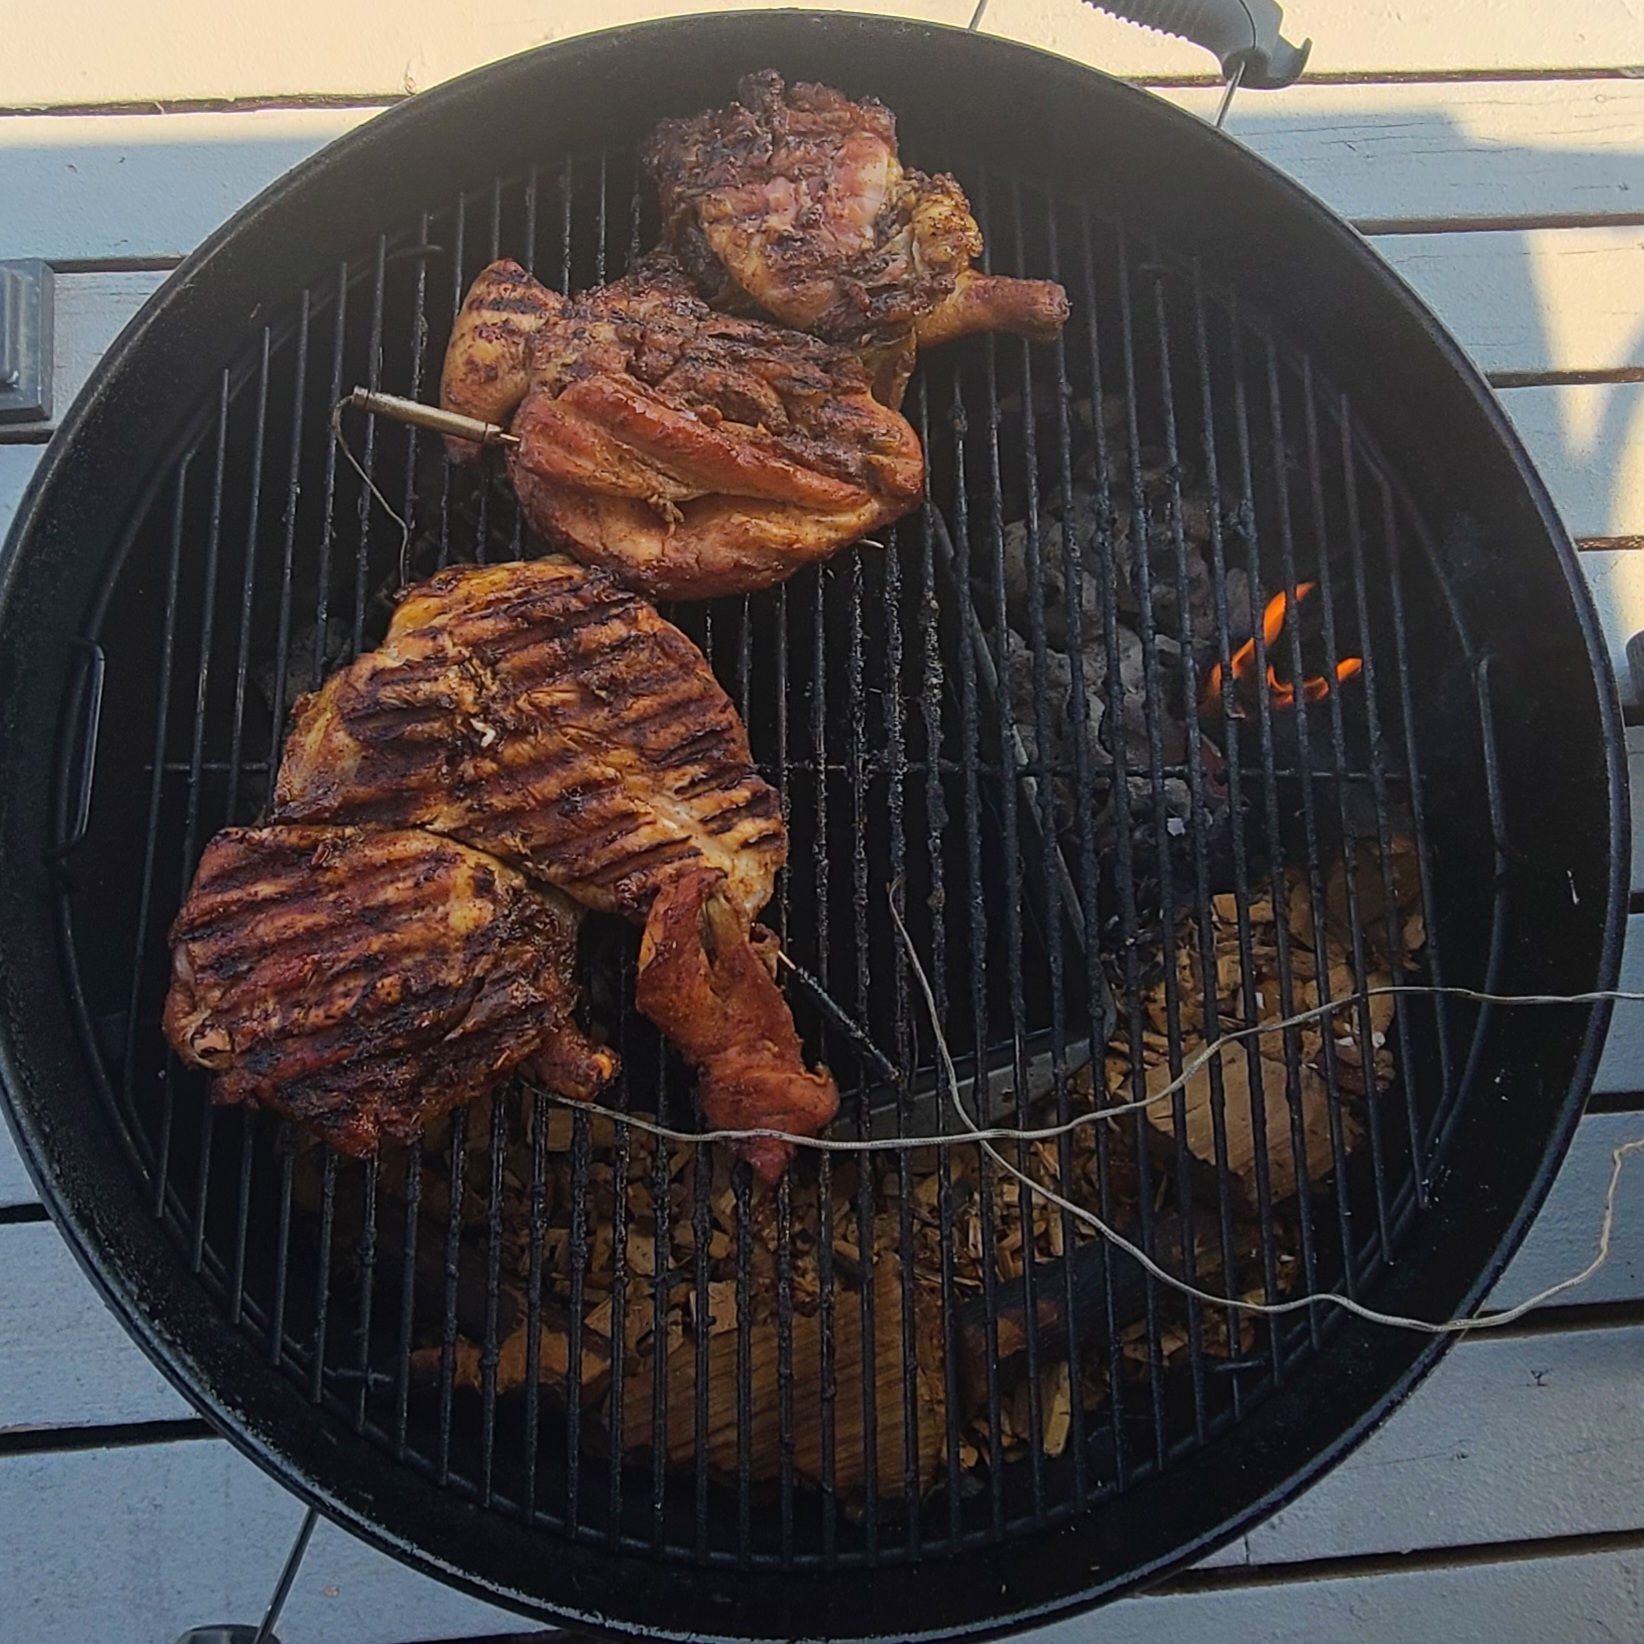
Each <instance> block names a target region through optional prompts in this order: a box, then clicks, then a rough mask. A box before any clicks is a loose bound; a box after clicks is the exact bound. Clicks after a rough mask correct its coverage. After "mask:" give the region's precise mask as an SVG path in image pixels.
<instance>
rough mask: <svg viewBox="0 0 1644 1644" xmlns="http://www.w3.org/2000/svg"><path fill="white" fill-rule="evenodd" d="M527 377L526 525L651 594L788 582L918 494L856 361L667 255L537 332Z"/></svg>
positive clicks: (522, 491)
mask: <svg viewBox="0 0 1644 1644" xmlns="http://www.w3.org/2000/svg"><path fill="white" fill-rule="evenodd" d="M485 278H486V276H483V275H482V276H481V279H482V280H483V279H485ZM474 344H475V339H474V338H473V337H459V338H458V339H454V340H453V344H452V351H453V354H455V353H456V352H458V350H459V349H466V348H469V347H471V346H474ZM446 376H447V379H448V380H453V381H457V382H462V381H466V380H467V368H466V367H464V366H463V365H461V364H459V363H457V362H455V361H453V359H452V358H451V356H448V358H447V366H446ZM529 377H530V386H529V389H528V391H527V392H526V393H525V394H524V403H523V404H521V405H520V407H519V410H518V413H517V415H516V416H515V419H514V423H513V432H514V433H515V434H516V435H517V436H518V438H519V442H520V443H519V444H518V446H517V447H516V448H515V449H514V450H513V451H512V453H511V455H510V458H509V471H510V476H511V478H512V480H513V483H514V489H515V491H516V493H517V494H518V496H519V499H520V503H521V505H522V506H523V507H524V509H525V512H526V515H527V517H528V518H529V519H530V521H531V523H532V524H533V526H535V528H536V529H537V531H538V532H539V533H540V534H541V535H542V536H543V538H544V539H545V540H546V541H548V542H549V543H550V544H552V545H553V546H555V547H558V548H562V549H563V550H564V551H566V552H567V553H570V554H572V555H574V556H575V557H576V558H578V559H580V560H582V561H584V562H585V563H589V564H594V565H604V566H608V567H609V568H611V569H612V570H614V571H615V572H616V573H617V574H618V575H619V576H620V577H621V578H622V579H623V581H625V582H627V583H628V584H629V585H630V586H632V587H635V588H638V589H640V590H641V591H642V592H644V593H647V594H650V595H652V596H653V597H657V598H684V599H701V598H708V597H711V596H713V595H718V594H730V593H747V592H751V591H752V590H755V589H758V588H764V587H768V586H770V585H772V584H774V583H778V582H782V581H784V580H786V579H787V578H788V577H790V576H792V575H793V574H794V572H795V571H797V570H799V569H800V568H801V567H802V566H804V565H807V564H810V563H811V562H812V561H814V560H818V559H824V558H826V557H828V556H829V555H830V554H833V553H835V552H836V551H837V550H838V549H840V548H842V547H844V546H845V545H846V544H848V543H851V542H854V541H856V540H857V539H859V538H860V537H862V536H864V535H866V534H868V533H870V532H872V531H873V530H875V529H877V528H878V527H879V526H881V525H884V524H887V523H888V522H889V521H891V520H894V519H897V518H899V517H900V516H901V515H903V514H905V513H907V512H908V511H909V510H910V509H912V508H914V507H916V506H917V505H918V502H919V500H920V496H921V494H922V488H923V483H924V455H923V452H922V451H921V449H920V446H919V440H918V437H917V436H916V435H915V434H914V432H913V429H912V428H911V427H910V426H909V425H908V423H907V422H906V421H905V420H904V419H903V418H902V417H901V416H899V415H898V414H897V413H896V412H894V411H891V410H889V409H887V408H886V407H885V406H884V405H882V404H880V403H879V402H878V401H877V400H875V399H874V397H873V394H872V391H871V385H870V384H869V382H868V380H867V377H866V375H865V372H864V369H863V367H862V365H861V363H860V362H859V361H858V360H857V359H855V358H854V357H853V356H852V355H850V354H849V353H847V352H845V351H843V350H840V349H836V348H832V347H829V346H827V345H826V344H823V343H820V342H818V341H817V340H816V339H815V338H813V337H808V336H805V335H803V334H801V333H799V332H795V331H785V330H782V329H780V328H779V327H777V326H773V325H770V324H768V323H766V322H763V321H758V320H743V319H735V318H732V317H730V316H727V315H724V314H719V313H716V312H715V311H714V310H712V309H711V308H709V307H708V305H707V304H706V303H704V302H703V301H702V300H701V298H700V297H698V296H697V295H696V293H695V291H694V289H693V288H692V286H691V284H690V282H689V280H688V279H686V277H685V275H684V274H683V272H682V271H681V270H680V269H679V267H678V265H677V264H676V263H674V262H673V261H672V259H670V258H666V257H657V258H651V259H648V260H647V262H646V263H645V264H643V265H642V266H641V267H640V268H639V269H638V270H636V271H635V273H633V274H631V275H630V276H628V278H626V279H624V280H621V281H618V282H617V283H616V284H615V285H610V286H602V287H600V288H599V289H598V290H596V291H591V292H587V293H584V294H583V295H581V296H579V297H573V298H570V299H569V300H567V301H566V302H564V303H563V304H562V305H561V307H560V310H559V312H558V313H557V314H555V315H553V316H551V317H549V318H546V319H544V320H542V321H541V323H540V324H539V325H538V327H537V330H536V332H535V335H534V337H533V338H532V341H531V345H530V369H529ZM500 380H501V379H500V378H499V379H498V385H499V386H500ZM510 381H514V379H510ZM490 404H491V406H492V408H493V409H495V408H497V407H498V406H500V404H501V395H500V393H498V394H497V395H496V396H495V397H494V398H493V399H492V401H491V402H490Z"/></svg>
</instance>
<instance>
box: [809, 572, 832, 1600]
mask: <svg viewBox="0 0 1644 1644" xmlns="http://www.w3.org/2000/svg"><path fill="white" fill-rule="evenodd" d="M812 587H813V589H814V591H815V597H814V600H813V603H812V607H811V657H812V660H811V668H812V677H811V726H810V730H811V749H812V759H813V762H814V764H815V766H816V768H817V770H818V772H824V771H826V769H827V764H828V663H827V657H828V645H827V640H828V628H827V621H828V611H827V577H826V575H822V576H818V577H816V578H815V580H814V581H813V583H812ZM813 798H814V804H815V811H816V853H815V858H814V862H813V865H812V874H813V881H812V883H813V886H814V891H815V897H816V962H817V970H818V972H819V973H820V974H821V975H824V976H826V975H827V974H828V971H829V962H830V960H831V959H832V957H833V953H832V945H831V940H830V937H831V916H830V911H829V892H830V890H831V873H830V869H829V863H830V860H831V858H830V854H829V850H828V829H829V824H830V820H831V819H830V806H829V803H828V784H827V779H826V777H825V776H820V777H819V779H818V780H817V782H816V783H815V787H814V795H813ZM821 1033H822V1052H823V1055H824V1056H825V1055H826V1054H827V1051H828V1029H827V1023H826V1022H825V1021H824V1023H823V1024H822V1030H821ZM816 1205H817V1208H816V1223H817V1252H816V1257H817V1287H818V1290H819V1292H820V1294H819V1296H818V1298H817V1321H818V1322H817V1352H818V1357H819V1360H820V1362H819V1364H818V1368H817V1374H818V1378H819V1380H820V1382H821V1392H822V1423H821V1425H822V1435H821V1437H822V1464H821V1474H822V1477H821V1479H820V1481H819V1485H818V1494H819V1496H820V1508H821V1519H822V1523H821V1541H822V1565H823V1568H824V1569H831V1568H832V1567H833V1565H834V1562H835V1559H836V1557H837V1551H838V1510H839V1501H838V1438H839V1433H838V1425H839V1424H838V1409H837V1399H838V1396H839V1393H838V1387H837V1384H836V1381H835V1353H834V1335H833V1329H834V1287H833V1155H832V1154H831V1153H823V1155H822V1157H821V1159H820V1160H819V1161H818V1167H817V1179H816Z"/></svg>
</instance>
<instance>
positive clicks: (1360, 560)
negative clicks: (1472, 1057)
mask: <svg viewBox="0 0 1644 1644" xmlns="http://www.w3.org/2000/svg"><path fill="white" fill-rule="evenodd" d="M1339 421H1340V424H1341V455H1342V478H1343V491H1344V504H1345V512H1346V519H1347V543H1348V550H1349V557H1350V563H1351V565H1352V571H1353V610H1354V614H1355V616H1356V617H1357V619H1358V635H1359V644H1360V645H1361V646H1362V647H1363V655H1364V711H1365V726H1366V736H1367V737H1368V739H1369V743H1370V746H1371V747H1372V748H1379V747H1381V746H1382V744H1383V738H1384V736H1385V734H1386V733H1385V732H1384V730H1383V728H1382V722H1381V708H1380V702H1381V697H1380V693H1379V691H1378V689H1377V671H1376V670H1377V663H1376V642H1375V632H1374V628H1373V626H1372V624H1371V621H1370V594H1369V586H1368V578H1367V576H1366V574H1365V566H1364V522H1363V518H1362V515H1361V511H1360V503H1359V463H1358V460H1357V456H1356V454H1355V452H1354V450H1353V444H1352V441H1353V414H1352V407H1351V405H1350V404H1349V401H1348V399H1347V396H1346V395H1345V394H1344V395H1343V396H1342V397H1341V401H1340V415H1339ZM1371 792H1372V796H1373V798H1374V802H1375V812H1376V862H1377V868H1378V870H1379V873H1380V879H1381V893H1382V905H1383V908H1384V909H1385V919H1384V928H1385V934H1386V941H1387V951H1388V952H1389V953H1397V952H1398V950H1399V946H1400V943H1399V933H1398V928H1397V916H1396V914H1395V911H1394V910H1395V908H1396V906H1397V899H1396V897H1395V895H1394V886H1393V864H1392V857H1393V841H1392V827H1391V805H1390V800H1389V796H1388V792H1387V785H1386V783H1385V781H1384V780H1383V779H1382V776H1381V767H1380V762H1379V761H1376V760H1372V761H1371ZM1393 1022H1394V1026H1395V1029H1396V1031H1397V1033H1398V1042H1399V1067H1400V1068H1401V1069H1403V1076H1402V1078H1400V1079H1399V1080H1398V1083H1399V1086H1400V1089H1401V1093H1402V1097H1403V1103H1402V1105H1403V1108H1404V1129H1405V1138H1406V1140H1407V1142H1408V1144H1409V1149H1410V1161H1411V1164H1412V1167H1413V1168H1412V1171H1411V1179H1412V1181H1413V1182H1414V1185H1415V1195H1416V1203H1417V1204H1418V1205H1419V1206H1421V1207H1423V1208H1425V1205H1426V1191H1427V1190H1426V1184H1425V1183H1424V1181H1423V1180H1422V1172H1421V1170H1420V1167H1419V1160H1420V1158H1421V1137H1420V1128H1419V1122H1418V1120H1417V1117H1416V1101H1415V1082H1414V1069H1415V1066H1416V1062H1415V1057H1414V1054H1413V1052H1412V1047H1411V1043H1410V1016H1409V1013H1408V1012H1407V1011H1402V1010H1401V1011H1398V1012H1396V1013H1395V1015H1394V1017H1393ZM1361 1032H1362V1028H1361ZM1368 1065H1369V1066H1370V1067H1371V1069H1372V1076H1373V1073H1374V1061H1373V1059H1371V1060H1370V1062H1369V1064H1368ZM1372 1089H1373V1087H1372ZM1387 1248H1388V1250H1389V1252H1391V1248H1392V1247H1391V1244H1389V1245H1388V1247H1387Z"/></svg>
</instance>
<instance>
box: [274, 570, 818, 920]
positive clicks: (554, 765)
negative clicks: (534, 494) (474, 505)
mask: <svg viewBox="0 0 1644 1644" xmlns="http://www.w3.org/2000/svg"><path fill="white" fill-rule="evenodd" d="M274 810H275V815H276V816H278V817H279V818H281V819H282V820H288V821H302V822H322V821H324V822H344V823H374V824H377V825H386V826H393V827H423V828H431V829H433V830H434V831H435V832H438V833H444V834H449V835H451V836H452V837H454V838H458V839H461V840H463V841H464V842H465V843H467V844H470V845H473V846H475V847H477V848H479V849H482V850H488V851H492V852H494V853H496V854H497V855H499V856H502V857H504V858H505V859H507V860H509V861H511V862H515V863H517V864H518V865H519V867H520V868H521V869H522V870H523V871H524V872H526V873H528V874H530V875H531V876H532V877H533V878H536V879H540V880H543V881H545V882H547V883H549V884H551V885H555V886H557V887H559V888H560V889H562V890H564V891H565V892H567V893H568V894H569V895H571V896H573V897H575V898H576V900H577V901H579V902H581V903H583V904H584V905H585V906H587V907H590V908H596V909H599V910H601V911H604V912H616V913H624V914H630V915H632V914H637V913H640V912H642V911H643V909H644V908H645V907H646V905H647V904H648V903H649V901H650V898H651V896H652V895H653V894H654V892H655V890H656V888H657V886H658V885H659V884H661V883H663V882H665V881H666V880H668V879H670V878H672V877H673V876H674V875H676V874H677V873H679V872H680V871H681V869H682V868H684V867H689V866H708V867H712V868H714V869H716V870H717V871H719V872H720V873H723V874H724V875H725V876H726V879H727V882H728V883H729V884H730V886H731V887H732V891H733V894H734V895H735V896H736V898H737V900H738V902H739V903H740V904H741V905H742V906H744V907H747V908H749V909H750V910H753V911H757V910H758V909H759V908H761V907H763V906H764V904H765V902H766V901H767V900H768V899H769V897H770V893H771V885H772V881H773V880H774V878H775V875H776V872H777V870H778V868H780V867H781V865H782V863H783V861H784V860H785V858H786V853H787V838H786V835H785V833H784V831H783V827H782V816H781V807H780V804H779V801H778V799H777V795H776V792H775V790H774V789H772V788H771V787H770V786H769V785H768V784H767V783H765V782H764V781H763V780H762V779H761V778H760V776H759V775H758V773H757V772H756V771H755V769H754V766H753V760H752V756H751V754H750V753H749V750H748V737H747V732H746V731H745V730H744V729H743V726H742V723H741V721H740V719H739V718H738V717H737V714H736V711H735V709H734V708H733V707H732V706H731V703H730V700H729V698H727V697H726V695H725V693H724V691H723V690H721V689H720V686H719V683H718V681H717V680H716V679H715V678H714V676H713V673H712V671H711V670H710V669H709V667H708V665H707V663H706V661H705V660H704V659H703V656H702V653H701V652H700V651H698V650H697V648H696V647H695V646H694V645H693V644H692V643H691V642H690V640H688V639H687V638H686V637H685V636H684V635H683V634H682V633H680V632H679V630H678V629H677V628H675V627H674V626H673V625H672V624H671V623H667V622H664V621H663V620H662V618H661V617H660V616H659V615H658V614H657V612H656V611H655V610H654V609H653V608H652V607H651V606H650V605H649V604H647V603H646V602H645V601H644V600H642V599H640V598H638V597H637V596H635V595H634V594H632V593H630V592H628V591H627V590H626V589H624V588H623V587H621V586H620V585H619V584H618V583H617V581H616V579H615V578H614V577H612V576H610V575H609V574H608V573H606V572H603V571H597V570H588V569H585V568H584V567H582V566H578V565H574V564H571V563H570V562H568V561H566V560H559V559H546V560H536V561H533V562H530V563H510V564H501V565H492V566H463V567H452V568H450V569H449V570H445V571H441V572H439V573H438V574H437V575H436V576H434V577H432V578H431V579H429V580H428V581H427V582H425V583H423V584H421V585H420V586H419V587H417V588H414V589H412V590H411V591H410V592H409V593H408V594H407V595H406V596H405V598H404V599H403V600H402V601H401V603H400V606H399V608H398V610H397V611H396V612H395V615H394V619H393V622H392V623H391V624H390V626H389V630H388V635H387V637H386V638H385V639H384V641H383V643H382V644H381V645H380V646H379V647H378V648H377V649H376V650H375V651H369V652H366V653H365V654H364V655H362V656H361V657H359V658H358V660H356V661H355V662H354V663H353V664H352V665H351V666H349V667H347V668H345V669H343V670H342V671H341V672H339V673H336V674H333V675H332V677H331V678H330V679H328V680H327V681H326V682H325V683H324V684H323V685H322V686H321V687H320V689H319V690H318V691H316V692H314V693H312V694H311V695H309V696H307V697H304V698H303V699H302V700H301V701H300V702H299V703H298V705H297V709H296V714H295V718H294V721H293V725H292V731H291V735H290V736H289V738H288V739H287V742H286V752H285V757H284V760H283V761H282V763H281V766H280V773H279V778H278V781H277V783H276V786H275V797H274Z"/></svg>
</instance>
